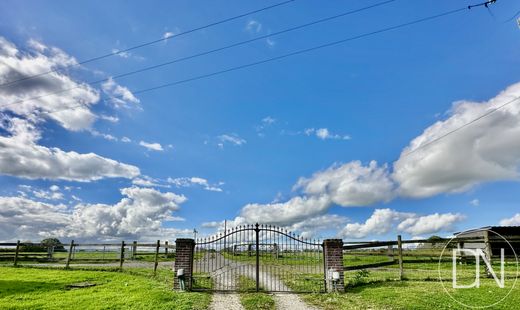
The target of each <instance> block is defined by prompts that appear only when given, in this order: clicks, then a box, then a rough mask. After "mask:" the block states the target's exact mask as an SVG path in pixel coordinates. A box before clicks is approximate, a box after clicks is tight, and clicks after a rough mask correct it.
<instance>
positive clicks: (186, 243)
mask: <svg viewBox="0 0 520 310" xmlns="http://www.w3.org/2000/svg"><path fill="white" fill-rule="evenodd" d="M194 250H195V240H194V239H187V238H179V239H176V240H175V267H174V269H175V277H174V279H173V289H174V290H180V289H181V286H180V283H179V279H182V280H184V281H185V282H184V283H185V288H186V290H190V289H191V286H192V273H193V252H194ZM179 269H183V271H184V274H183V276H182V278H180V277H178V276H177V271H178V270H179Z"/></svg>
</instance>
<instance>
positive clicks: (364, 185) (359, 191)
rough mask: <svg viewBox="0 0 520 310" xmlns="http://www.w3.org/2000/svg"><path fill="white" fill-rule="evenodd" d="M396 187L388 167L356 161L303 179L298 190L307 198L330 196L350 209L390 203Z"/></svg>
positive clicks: (335, 166)
mask: <svg viewBox="0 0 520 310" xmlns="http://www.w3.org/2000/svg"><path fill="white" fill-rule="evenodd" d="M393 187H394V184H393V182H392V180H391V179H390V177H389V172H388V168H387V167H386V166H378V165H377V162H375V161H371V162H370V163H369V164H368V165H367V166H364V165H363V164H362V163H361V162H360V161H353V162H349V163H346V164H343V165H333V166H332V167H330V168H328V169H326V170H324V171H320V172H317V173H315V174H314V175H313V176H312V177H311V178H308V179H306V178H300V180H299V181H298V183H297V184H296V186H295V189H298V188H302V189H303V191H304V192H305V193H306V194H308V195H327V196H329V197H330V199H331V201H332V202H333V203H335V204H338V205H340V206H343V207H348V206H367V205H371V204H374V203H376V202H380V201H388V200H390V199H391V198H392V197H393Z"/></svg>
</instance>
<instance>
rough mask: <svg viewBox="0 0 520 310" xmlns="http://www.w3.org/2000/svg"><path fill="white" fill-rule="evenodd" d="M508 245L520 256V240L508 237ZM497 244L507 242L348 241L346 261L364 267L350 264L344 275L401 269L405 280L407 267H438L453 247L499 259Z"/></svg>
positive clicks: (482, 239)
mask: <svg viewBox="0 0 520 310" xmlns="http://www.w3.org/2000/svg"><path fill="white" fill-rule="evenodd" d="M507 241H508V242H509V243H510V244H511V245H512V246H513V247H514V249H515V251H516V252H517V253H516V254H518V255H520V251H519V250H518V249H519V248H520V237H517V236H515V237H508V238H507ZM494 242H495V243H496V244H506V243H505V241H504V240H503V239H501V238H499V237H489V236H488V237H465V238H454V239H446V238H434V239H419V240H402V238H401V236H400V235H399V236H397V238H396V240H389V241H372V242H367V241H353V242H348V241H344V246H343V255H344V257H346V259H345V261H346V262H349V258H355V259H357V260H358V261H360V263H352V264H346V265H345V266H344V271H355V270H363V269H365V270H366V269H375V268H381V267H387V266H396V265H397V266H398V273H399V279H403V277H404V269H405V266H406V264H410V265H414V264H421V263H438V262H439V260H440V259H441V253H442V250H443V249H444V246H445V245H447V244H450V246H451V248H481V249H482V250H483V251H484V253H485V254H486V256H487V257H488V258H493V257H495V256H496V255H495V254H494V253H493V252H492V250H491V248H492V245H493V244H494ZM506 246H507V245H506ZM359 257H365V258H366V259H365V260H359ZM377 257H379V259H376V258H377ZM461 258H463V259H472V257H471V256H468V257H463V256H462V257H461ZM451 259H452V255H451V252H450V253H444V255H443V257H442V261H450V260H451ZM367 261H368V262H367ZM394 268H395V267H394ZM414 270H416V269H414Z"/></svg>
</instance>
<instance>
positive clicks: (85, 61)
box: [0, 0, 296, 87]
mask: <svg viewBox="0 0 520 310" xmlns="http://www.w3.org/2000/svg"><path fill="white" fill-rule="evenodd" d="M294 1H296V0H287V1H283V2H279V3H276V4H273V5H270V6H266V7H263V8H260V9H257V10H254V11H249V12H246V13H242V14H240V15H236V16H233V17H229V18H226V19H223V20H219V21H216V22H213V23H210V24H207V25H204V26H200V27H196V28H193V29H190V30H186V31H183V32H180V33H177V34H172V35H168V36H165V37H163V38H160V39H156V40H153V41H149V42H145V43H142V44H139V45H135V46H132V47H129V48H126V49H123V50H118V51H114V52H111V53H108V54H104V55H101V56H97V57H93V58H89V59H85V60H82V61H80V62H77V63H74V64H70V65H67V66H64V67H61V68H59V69H54V70H49V71H45V72H42V73H39V74H35V75H31V76H27V77H24V78H21V79H17V80H13V81H10V82H5V83H2V84H0V87H4V86H8V85H11V84H14V83H17V82H21V81H25V80H30V79H34V78H36V77H39V76H43V75H47V74H50V73H53V72H58V71H59V70H63V69H67V68H70V67H75V66H79V65H83V64H86V63H90V62H93V61H97V60H101V59H104V58H108V57H111V56H115V55H121V54H123V53H126V52H129V51H132V50H135V49H138V48H142V47H145V46H149V45H152V44H156V43H159V42H164V41H167V40H169V39H172V38H176V37H180V36H183V35H186V34H189V33H192V32H195V31H199V30H203V29H207V28H210V27H213V26H217V25H220V24H224V23H227V22H230V21H233V20H236V19H239V18H242V17H246V16H249V15H252V14H256V13H259V12H262V11H267V10H270V9H273V8H276V7H279V6H282V5H285V4H289V3H291V2H294Z"/></svg>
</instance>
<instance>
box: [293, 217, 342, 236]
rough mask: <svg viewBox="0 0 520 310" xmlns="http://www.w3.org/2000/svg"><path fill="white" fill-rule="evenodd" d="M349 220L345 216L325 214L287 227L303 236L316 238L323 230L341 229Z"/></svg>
mask: <svg viewBox="0 0 520 310" xmlns="http://www.w3.org/2000/svg"><path fill="white" fill-rule="evenodd" d="M348 220H349V219H348V218H347V217H345V216H340V215H336V214H324V215H321V216H316V217H311V218H308V219H306V220H303V221H301V222H297V223H294V224H292V225H290V226H288V227H287V229H288V230H289V231H293V232H297V233H298V234H299V235H300V236H301V237H303V238H316V237H318V234H319V233H320V232H321V231H327V230H338V229H340V228H341V227H343V226H344V225H345V223H346V222H347V221H348Z"/></svg>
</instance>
